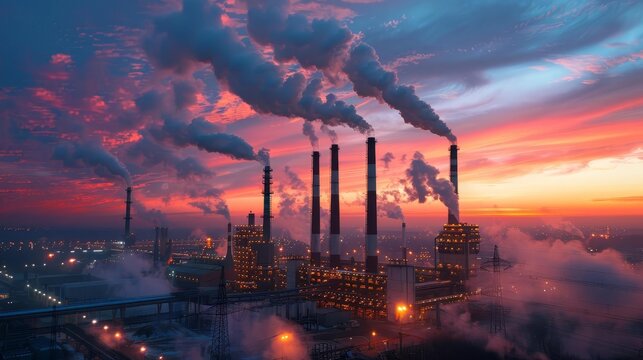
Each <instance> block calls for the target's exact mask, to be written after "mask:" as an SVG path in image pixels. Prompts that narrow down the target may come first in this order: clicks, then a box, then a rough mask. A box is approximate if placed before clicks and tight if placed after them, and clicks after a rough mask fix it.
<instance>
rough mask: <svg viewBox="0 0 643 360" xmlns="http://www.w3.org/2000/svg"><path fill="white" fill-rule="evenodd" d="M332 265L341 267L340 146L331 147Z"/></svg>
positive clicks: (330, 247)
mask: <svg viewBox="0 0 643 360" xmlns="http://www.w3.org/2000/svg"><path fill="white" fill-rule="evenodd" d="M328 246H329V250H330V267H339V265H340V261H341V259H340V256H339V146H338V145H337V144H333V145H331V147H330V241H329V242H328Z"/></svg>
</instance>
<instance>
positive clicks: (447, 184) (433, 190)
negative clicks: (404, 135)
mask: <svg viewBox="0 0 643 360" xmlns="http://www.w3.org/2000/svg"><path fill="white" fill-rule="evenodd" d="M439 174H440V171H439V170H438V169H436V168H435V167H433V166H431V165H429V164H427V163H426V162H425V161H424V155H422V154H421V153H420V152H418V151H416V152H415V154H414V155H413V160H411V164H410V167H409V168H408V169H406V179H405V180H404V182H405V183H406V186H405V187H404V191H405V192H406V194H407V195H408V197H409V200H411V201H414V200H418V201H419V202H420V203H424V202H426V200H427V198H428V197H432V198H433V199H435V200H440V201H441V202H442V203H443V204H444V205H445V206H446V207H447V208H449V210H451V212H452V213H453V214H455V215H456V217H459V216H458V214H459V213H460V211H459V208H460V206H459V203H458V194H456V193H455V189H454V187H453V184H451V181H449V180H447V179H438V178H437V176H438V175H439ZM409 185H410V186H409Z"/></svg>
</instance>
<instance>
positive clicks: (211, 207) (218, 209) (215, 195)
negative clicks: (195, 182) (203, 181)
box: [188, 188, 230, 221]
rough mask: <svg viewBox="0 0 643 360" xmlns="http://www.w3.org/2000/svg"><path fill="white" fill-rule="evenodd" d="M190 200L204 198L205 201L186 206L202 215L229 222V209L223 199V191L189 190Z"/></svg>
mask: <svg viewBox="0 0 643 360" xmlns="http://www.w3.org/2000/svg"><path fill="white" fill-rule="evenodd" d="M188 196H189V197H191V198H205V199H206V200H198V201H191V202H189V203H188V204H189V205H190V206H193V207H195V208H197V209H199V210H201V211H203V214H204V215H209V214H216V215H221V216H223V217H225V219H226V220H227V221H230V208H229V207H228V203H227V202H226V201H225V199H223V190H221V189H217V188H210V189H206V190H205V191H202V192H197V191H195V190H191V191H189V192H188Z"/></svg>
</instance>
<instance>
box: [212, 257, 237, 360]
mask: <svg viewBox="0 0 643 360" xmlns="http://www.w3.org/2000/svg"><path fill="white" fill-rule="evenodd" d="M230 359H232V358H231V357H230V337H228V296H227V292H226V282H225V276H224V268H223V267H221V279H220V280H219V291H218V293H217V301H216V304H215V307H214V319H212V344H211V345H210V360H230Z"/></svg>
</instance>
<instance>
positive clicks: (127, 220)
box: [123, 186, 132, 246]
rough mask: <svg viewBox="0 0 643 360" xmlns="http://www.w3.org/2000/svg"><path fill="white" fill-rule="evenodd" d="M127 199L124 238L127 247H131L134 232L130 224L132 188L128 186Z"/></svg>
mask: <svg viewBox="0 0 643 360" xmlns="http://www.w3.org/2000/svg"><path fill="white" fill-rule="evenodd" d="M126 191H127V199H126V200H125V218H124V219H125V234H124V236H123V238H124V239H123V240H124V241H125V245H126V246H129V245H132V244H131V242H132V231H131V229H130V223H131V221H132V216H131V212H130V211H131V208H132V187H131V186H128V187H127V190H126Z"/></svg>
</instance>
